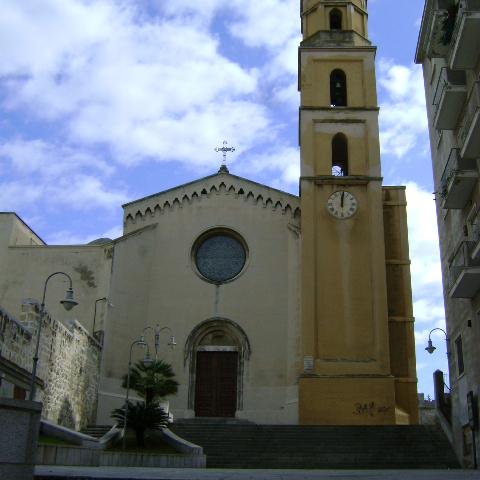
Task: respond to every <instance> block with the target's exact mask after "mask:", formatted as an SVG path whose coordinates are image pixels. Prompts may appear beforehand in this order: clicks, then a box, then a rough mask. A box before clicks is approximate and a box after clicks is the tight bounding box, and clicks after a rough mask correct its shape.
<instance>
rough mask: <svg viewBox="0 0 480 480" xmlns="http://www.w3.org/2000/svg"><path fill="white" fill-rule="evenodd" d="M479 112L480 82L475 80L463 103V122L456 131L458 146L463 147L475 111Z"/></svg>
mask: <svg viewBox="0 0 480 480" xmlns="http://www.w3.org/2000/svg"><path fill="white" fill-rule="evenodd" d="M478 110H480V80H477V81H476V82H475V83H474V84H473V86H472V88H471V90H470V92H469V94H468V98H467V101H466V102H465V110H464V114H463V121H462V124H461V126H460V127H459V129H458V134H457V140H458V143H459V145H461V146H462V147H463V145H464V143H465V140H466V138H467V134H468V132H469V130H470V126H471V124H472V121H473V118H474V116H475V114H476V113H477V111H478Z"/></svg>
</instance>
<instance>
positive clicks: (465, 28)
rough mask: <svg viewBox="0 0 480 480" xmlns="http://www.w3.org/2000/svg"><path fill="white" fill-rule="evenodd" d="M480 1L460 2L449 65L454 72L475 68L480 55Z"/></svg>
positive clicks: (451, 42) (460, 0)
mask: <svg viewBox="0 0 480 480" xmlns="http://www.w3.org/2000/svg"><path fill="white" fill-rule="evenodd" d="M479 31H480V0H459V8H458V12H457V16H456V19H455V27H454V30H453V34H452V39H451V41H450V47H451V48H450V55H449V61H448V65H449V67H450V68H451V69H452V70H464V69H471V68H474V67H475V65H476V64H477V62H478V57H479V55H480V35H479V33H478V32H479Z"/></svg>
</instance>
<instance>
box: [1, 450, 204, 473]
mask: <svg viewBox="0 0 480 480" xmlns="http://www.w3.org/2000/svg"><path fill="white" fill-rule="evenodd" d="M36 464H37V465H65V466H82V467H163V468H205V466H206V456H205V455H182V454H178V455H175V454H173V455H156V454H153V453H123V452H107V451H103V450H96V449H91V448H81V447H70V446H63V445H39V447H38V450H37V461H36ZM1 478H2V480H4V478H3V477H1ZM22 478H23V477H22Z"/></svg>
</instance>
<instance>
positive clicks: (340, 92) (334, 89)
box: [330, 70, 347, 107]
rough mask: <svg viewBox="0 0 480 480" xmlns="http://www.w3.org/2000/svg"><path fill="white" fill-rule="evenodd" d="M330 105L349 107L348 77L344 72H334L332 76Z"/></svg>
mask: <svg viewBox="0 0 480 480" xmlns="http://www.w3.org/2000/svg"><path fill="white" fill-rule="evenodd" d="M330 105H331V106H332V107H346V106H347V77H346V75H345V72H344V71H343V70H334V71H333V72H332V73H331V74H330Z"/></svg>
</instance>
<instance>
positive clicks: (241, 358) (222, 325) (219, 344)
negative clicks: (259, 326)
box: [185, 318, 250, 417]
mask: <svg viewBox="0 0 480 480" xmlns="http://www.w3.org/2000/svg"><path fill="white" fill-rule="evenodd" d="M249 357H250V343H249V340H248V338H247V335H246V334H245V332H244V331H243V329H242V328H241V327H240V326H239V325H237V324H236V323H235V322H233V321H231V320H228V319H224V318H214V319H210V320H206V321H205V322H202V323H201V324H199V325H197V327H195V328H194V329H193V331H192V332H191V333H190V335H189V337H188V340H187V343H186V345H185V364H186V365H187V364H189V371H190V381H189V392H188V408H189V409H191V410H193V411H194V412H195V416H196V417H235V413H236V411H238V410H241V409H242V408H243V377H244V371H245V364H246V362H247V361H248V359H249Z"/></svg>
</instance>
